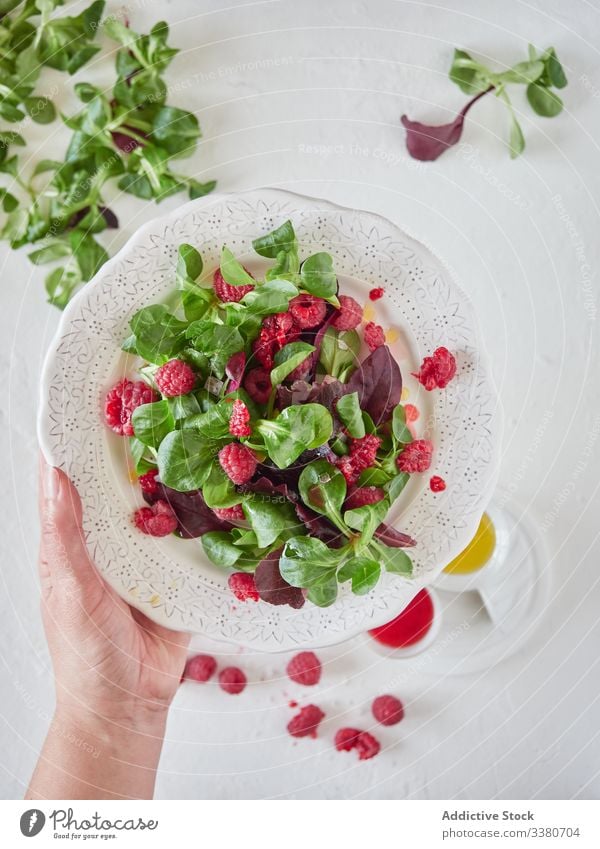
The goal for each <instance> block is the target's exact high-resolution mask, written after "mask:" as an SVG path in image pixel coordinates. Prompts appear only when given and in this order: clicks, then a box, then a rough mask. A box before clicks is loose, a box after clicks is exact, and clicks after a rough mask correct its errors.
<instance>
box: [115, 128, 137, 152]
mask: <svg viewBox="0 0 600 849" xmlns="http://www.w3.org/2000/svg"><path fill="white" fill-rule="evenodd" d="M123 129H125V130H126V129H127V127H123ZM136 132H137V130H136ZM140 135H143V133H140ZM111 136H112V140H113V141H114V143H115V145H116V147H118V148H119V150H121V151H123V153H131V151H132V150H135V149H136V147H141V146H142V143H141V142H140V141H138V140H137V139H132V138H131V136H128V135H126V134H125V133H120V132H119V131H118V130H114V131H113V132H111Z"/></svg>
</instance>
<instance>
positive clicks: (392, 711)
mask: <svg viewBox="0 0 600 849" xmlns="http://www.w3.org/2000/svg"><path fill="white" fill-rule="evenodd" d="M371 710H372V711H373V716H374V717H375V719H376V720H377V722H379V723H381V725H397V724H398V723H399V722H400V721H401V720H402V719H404V706H403V704H402V702H401V701H400V699H397V698H396V697H395V696H377V698H376V699H375V701H374V702H373V704H372V705H371Z"/></svg>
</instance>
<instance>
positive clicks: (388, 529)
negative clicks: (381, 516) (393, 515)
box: [374, 522, 417, 548]
mask: <svg viewBox="0 0 600 849" xmlns="http://www.w3.org/2000/svg"><path fill="white" fill-rule="evenodd" d="M374 536H376V537H377V539H380V540H381V542H384V543H385V544H386V545H391V546H392V548H412V546H413V545H416V544H417V542H416V540H414V539H413V538H412V537H409V535H408V534H403V533H402V531H397V530H396V528H392V526H391V525H386V524H385V522H382V523H381V525H379V527H378V528H377V530H376V531H375V534H374Z"/></svg>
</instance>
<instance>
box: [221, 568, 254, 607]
mask: <svg viewBox="0 0 600 849" xmlns="http://www.w3.org/2000/svg"><path fill="white" fill-rule="evenodd" d="M227 584H228V585H229V589H230V590H231V592H232V593H233V594H234V596H235V597H236V598H237V599H238V600H239V601H258V600H259V598H260V596H259V595H258V592H257V591H256V584H255V583H254V575H251V574H250V573H249V572H234V573H233V574H232V575H230V576H229V579H228V581H227Z"/></svg>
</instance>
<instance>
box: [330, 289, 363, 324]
mask: <svg viewBox="0 0 600 849" xmlns="http://www.w3.org/2000/svg"><path fill="white" fill-rule="evenodd" d="M339 301H340V308H339V312H338V314H337V315H336V317H335V318H334V319H333V321H332V322H331V324H332V325H333V327H335V329H336V330H354V328H355V327H358V325H359V324H360V323H361V321H362V316H363V311H362V307H361V305H360V304H359V303H358V302H357V301H355V300H354V298H351V297H350V296H349V295H340V297H339Z"/></svg>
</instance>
